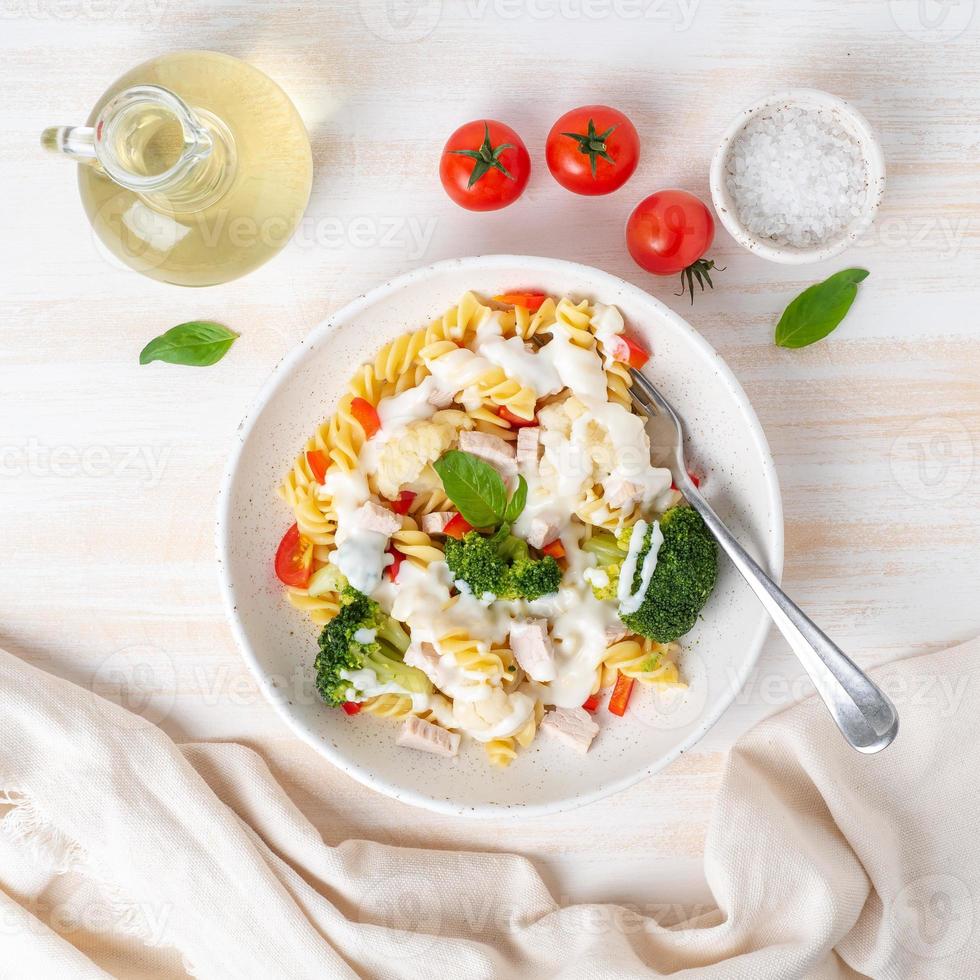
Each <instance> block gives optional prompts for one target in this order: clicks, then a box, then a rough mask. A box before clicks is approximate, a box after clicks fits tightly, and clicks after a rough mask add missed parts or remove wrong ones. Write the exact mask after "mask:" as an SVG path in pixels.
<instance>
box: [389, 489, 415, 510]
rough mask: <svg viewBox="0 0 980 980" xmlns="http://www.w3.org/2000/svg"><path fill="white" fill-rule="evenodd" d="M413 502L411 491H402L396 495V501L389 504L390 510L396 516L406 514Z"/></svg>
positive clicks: (413, 495)
mask: <svg viewBox="0 0 980 980" xmlns="http://www.w3.org/2000/svg"><path fill="white" fill-rule="evenodd" d="M413 500H415V494H414V493H413V492H412V491H411V490H402V492H401V493H399V494H398V499H397V500H393V501H392V502H391V509H392V510H393V511H394V512H395V513H396V514H407V513H408V510H409V508H410V507H411V506H412V501H413Z"/></svg>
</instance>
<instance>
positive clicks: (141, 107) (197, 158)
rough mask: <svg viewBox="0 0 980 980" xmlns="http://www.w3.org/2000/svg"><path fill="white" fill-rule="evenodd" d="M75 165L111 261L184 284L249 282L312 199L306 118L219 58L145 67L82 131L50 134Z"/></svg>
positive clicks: (172, 57)
mask: <svg viewBox="0 0 980 980" xmlns="http://www.w3.org/2000/svg"><path fill="white" fill-rule="evenodd" d="M41 142H42V145H44V146H45V147H46V148H47V149H50V150H54V151H56V152H60V153H64V154H66V155H67V156H69V157H72V158H73V159H75V160H76V161H77V162H78V164H79V167H78V186H79V190H80V192H81V196H82V203H83V204H84V207H85V211H86V214H87V215H88V218H89V220H90V221H91V223H92V226H93V227H94V229H95V231H96V233H97V234H98V236H99V238H100V239H101V240H102V242H103V243H104V244H105V246H106V247H107V248H108V249H109V251H110V252H112V254H114V255H115V256H116V257H118V258H119V259H121V260H122V261H123V262H125V263H126V264H127V265H129V266H131V267H132V268H133V269H135V270H136V271H137V272H141V273H143V274H144V275H147V276H151V277H152V278H154V279H160V280H163V281H164V282H170V283H177V284H179V285H182V286H210V285H214V284H217V283H222V282H227V281H229V280H231V279H235V278H237V277H238V276H242V275H245V273H247V272H250V271H251V270H252V269H255V268H257V267H258V266H260V265H261V264H262V263H263V262H265V261H267V260H268V259H270V258H271V257H272V256H273V255H275V254H276V253H277V252H278V251H279V250H280V249H281V248H282V247H283V246H284V245H285V244H286V242H287V241H289V239H290V237H291V236H292V234H293V232H294V231H295V229H296V226H297V225H298V224H299V221H300V219H301V218H302V216H303V212H304V210H305V209H306V205H307V203H308V201H309V197H310V187H311V184H312V176H313V162H312V158H311V154H310V141H309V137H308V136H307V133H306V129H305V127H304V125H303V121H302V119H301V118H300V116H299V113H298V112H297V111H296V108H295V107H294V106H293V104H292V102H291V101H290V100H289V98H288V96H287V95H286V94H285V93H284V92H283V91H282V89H281V88H279V86H278V85H276V83H275V82H273V81H272V79H270V78H269V77H268V76H266V75H264V74H263V73H262V72H260V71H259V70H258V69H256V68H253V67H252V66H251V65H248V64H246V63H245V62H243V61H239V60H238V59H237V58H232V57H230V56H229V55H225V54H219V53H217V52H214V51H183V52H179V53H175V54H168V55H164V56H163V57H160V58H155V59H153V60H152V61H148V62H146V63H145V64H143V65H140V66H139V67H138V68H134V69H133V70H132V71H131V72H129V73H128V74H126V75H124V76H123V77H122V78H120V79H119V80H118V81H117V82H116V83H115V84H114V85H113V86H112V87H111V88H110V89H109V90H108V91H107V92H106V93H105V94H104V95H103V96H102V98H101V99H100V100H99V102H98V104H97V105H96V106H95V108H94V109H93V110H92V114H91V116H90V117H89V120H88V126H84V127H72V126H61V127H57V128H53V129H48V130H45V132H44V133H43V134H42V137H41Z"/></svg>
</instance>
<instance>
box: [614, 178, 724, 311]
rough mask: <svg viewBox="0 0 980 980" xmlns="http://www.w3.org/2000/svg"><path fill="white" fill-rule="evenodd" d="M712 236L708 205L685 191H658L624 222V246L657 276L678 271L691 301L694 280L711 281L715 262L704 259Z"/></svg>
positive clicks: (682, 285)
mask: <svg viewBox="0 0 980 980" xmlns="http://www.w3.org/2000/svg"><path fill="white" fill-rule="evenodd" d="M714 237H715V221H714V218H712V217H711V212H710V211H709V210H708V208H707V206H706V205H705V204H704V203H703V202H702V201H700V200H699V199H698V198H696V197H695V196H694V195H693V194H688V192H687V191H679V190H666V191H657V193H656V194H651V195H650V196H649V197H647V198H644V199H643V200H642V201H640V203H639V204H637V206H636V207H635V208H634V209H633V213H632V214H631V215H630V216H629V220H628V221H627V222H626V247H627V248H628V249H629V253H630V255H632V256H633V260H634V261H635V262H636V264H637V265H638V266H640V268H642V269H646V270H647V272H652V273H653V274H654V275H656V276H674V275H677V274H678V273H680V276H681V293H680V295H683V293H684V289H685V286H686V288H687V289H688V290H689V291H690V293H691V302H692V303H693V302H694V282H695V280H696V281H697V282H698V283H699V284H700V286H701V291H702V292H703V291H704V284H705V282H707V284H708V285H709V286H711V285H713V284H712V282H711V275H710V273H711V270H712V269H714V268H715V264H714V262H713V261H711V260H710V259H705V258H704V253H705V252H707V251H708V249H709V248H711V243H712V241H714Z"/></svg>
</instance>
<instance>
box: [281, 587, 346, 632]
mask: <svg viewBox="0 0 980 980" xmlns="http://www.w3.org/2000/svg"><path fill="white" fill-rule="evenodd" d="M286 598H287V599H288V600H289V604H290V605H291V606H293V607H294V608H296V609H300V610H302V611H303V612H305V613H306V615H307V616H309V617H310V619H311V620H312V621H313V622H314V623H315V624H316V625H317V626H326V624H327V623H329V622H330V620H331V619H333V618H334V616H336V615H337V613H338V612H339V611H340V603H339V602H338V601H337V593H336V592H328V593H327V594H326V595H320V596H313V595H309V594H308V593H307V592H306V590H305V589H296V588H289V589H287V590H286Z"/></svg>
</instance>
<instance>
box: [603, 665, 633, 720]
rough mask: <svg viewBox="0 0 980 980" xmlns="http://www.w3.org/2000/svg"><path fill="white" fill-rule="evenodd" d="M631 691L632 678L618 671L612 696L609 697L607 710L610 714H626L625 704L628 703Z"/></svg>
mask: <svg viewBox="0 0 980 980" xmlns="http://www.w3.org/2000/svg"><path fill="white" fill-rule="evenodd" d="M632 693H633V678H632V677H627V676H626V675H625V674H624V673H622V672H620V673H618V674H617V675H616V686H615V687H614V688H613V692H612V696H611V697H610V698H609V711H610V713H611V714H614V715H619V716H620V717H622V716H623V715H624V714H626V705H628V704H629V700H630V695H631V694H632Z"/></svg>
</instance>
